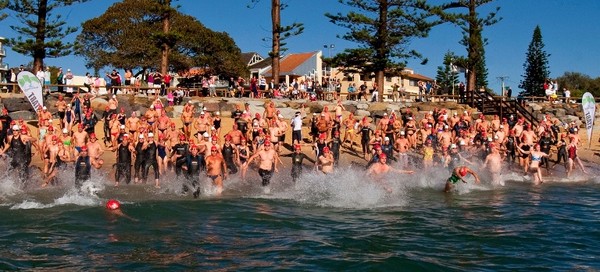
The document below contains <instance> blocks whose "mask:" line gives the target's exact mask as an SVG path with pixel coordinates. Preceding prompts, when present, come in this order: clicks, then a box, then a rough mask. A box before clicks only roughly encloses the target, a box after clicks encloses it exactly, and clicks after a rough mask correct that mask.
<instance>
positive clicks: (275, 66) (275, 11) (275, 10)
mask: <svg viewBox="0 0 600 272" xmlns="http://www.w3.org/2000/svg"><path fill="white" fill-rule="evenodd" d="M280 12H281V2H280V0H272V4H271V20H272V24H273V30H272V31H273V37H272V40H273V48H272V52H271V58H272V62H271V75H272V76H273V81H274V83H275V86H277V85H278V84H279V47H280V40H279V39H280V38H281V37H280V36H281V14H280Z"/></svg>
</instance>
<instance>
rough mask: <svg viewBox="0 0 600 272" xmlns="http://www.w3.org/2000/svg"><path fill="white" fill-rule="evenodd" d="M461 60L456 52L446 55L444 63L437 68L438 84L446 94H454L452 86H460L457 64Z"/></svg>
mask: <svg viewBox="0 0 600 272" xmlns="http://www.w3.org/2000/svg"><path fill="white" fill-rule="evenodd" d="M460 61H461V59H460V58H459V57H458V56H456V54H454V52H446V54H444V63H443V65H442V66H438V67H437V75H436V78H435V79H436V82H437V84H438V85H439V86H440V88H442V90H444V93H446V94H453V88H452V86H456V85H457V84H458V71H457V69H456V66H457V62H460Z"/></svg>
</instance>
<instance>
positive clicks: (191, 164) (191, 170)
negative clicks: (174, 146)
mask: <svg viewBox="0 0 600 272" xmlns="http://www.w3.org/2000/svg"><path fill="white" fill-rule="evenodd" d="M184 160H185V165H186V167H187V172H186V178H187V179H188V180H189V181H190V182H191V184H192V188H193V189H194V193H193V194H194V198H197V197H198V196H199V195H200V187H199V186H198V185H199V182H198V181H199V179H200V174H201V173H202V172H204V171H205V170H206V164H205V162H204V156H203V155H202V154H196V156H194V155H192V154H188V155H187V156H185V157H184ZM188 190H189V188H188V186H187V184H185V183H184V184H183V192H187V191H188Z"/></svg>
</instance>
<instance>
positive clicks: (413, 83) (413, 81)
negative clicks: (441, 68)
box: [408, 79, 417, 87]
mask: <svg viewBox="0 0 600 272" xmlns="http://www.w3.org/2000/svg"><path fill="white" fill-rule="evenodd" d="M408 86H413V87H416V86H417V81H416V80H413V79H409V80H408Z"/></svg>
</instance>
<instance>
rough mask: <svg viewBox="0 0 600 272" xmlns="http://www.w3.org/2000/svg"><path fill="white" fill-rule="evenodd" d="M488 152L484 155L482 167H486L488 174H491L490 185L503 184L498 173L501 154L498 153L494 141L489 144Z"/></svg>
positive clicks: (500, 165)
mask: <svg viewBox="0 0 600 272" xmlns="http://www.w3.org/2000/svg"><path fill="white" fill-rule="evenodd" d="M489 148H490V154H488V155H487V156H486V157H485V162H484V163H483V167H484V168H486V169H487V170H488V171H489V172H490V174H491V175H492V185H494V186H498V185H500V186H504V181H503V180H502V179H501V178H500V173H501V172H502V161H503V160H504V159H503V158H502V155H500V151H499V150H498V147H497V146H496V144H494V143H490V144H489Z"/></svg>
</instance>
